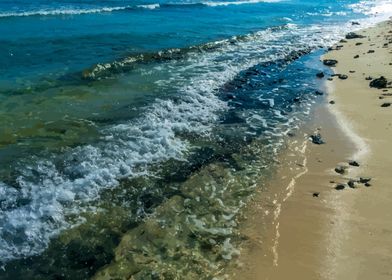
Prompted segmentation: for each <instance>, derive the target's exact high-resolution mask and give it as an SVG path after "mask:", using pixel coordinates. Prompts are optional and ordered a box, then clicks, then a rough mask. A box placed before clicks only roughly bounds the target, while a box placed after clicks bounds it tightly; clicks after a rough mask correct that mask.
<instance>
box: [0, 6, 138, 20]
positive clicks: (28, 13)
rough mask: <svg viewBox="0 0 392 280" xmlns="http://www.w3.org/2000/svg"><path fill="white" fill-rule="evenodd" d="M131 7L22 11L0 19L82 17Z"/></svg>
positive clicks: (10, 13)
mask: <svg viewBox="0 0 392 280" xmlns="http://www.w3.org/2000/svg"><path fill="white" fill-rule="evenodd" d="M132 8H133V7H132V6H124V7H102V8H91V9H81V8H62V9H55V10H43V9H41V10H36V11H23V12H2V13H0V18H2V17H3V18H5V17H29V16H58V15H82V14H97V13H110V12H115V11H122V10H127V9H132Z"/></svg>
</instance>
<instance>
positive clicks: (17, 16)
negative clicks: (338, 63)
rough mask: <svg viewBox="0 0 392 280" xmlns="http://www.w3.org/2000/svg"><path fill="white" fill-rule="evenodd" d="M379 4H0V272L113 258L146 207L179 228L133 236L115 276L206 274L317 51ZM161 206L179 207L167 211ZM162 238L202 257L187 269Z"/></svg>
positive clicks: (297, 120)
mask: <svg viewBox="0 0 392 280" xmlns="http://www.w3.org/2000/svg"><path fill="white" fill-rule="evenodd" d="M388 4H389V5H390V3H388V1H361V2H358V1H319V2H317V3H315V2H314V1H298V0H291V1H234V2H229V1H204V2H195V1H162V2H158V1H150V2H147V1H128V0H124V1H120V0H112V1H99V3H98V2H97V1H76V0H75V1H65V0H64V1H43V0H40V1H34V2H33V3H31V1H25V0H19V1H5V0H3V1H1V2H0V34H1V35H0V65H1V66H0V167H1V168H0V262H1V264H2V265H3V270H1V271H0V278H2V279H3V278H4V279H8V278H14V279H15V278H16V279H22V278H21V277H22V275H23V279H54V278H57V279H68V278H74V279H86V278H89V277H91V276H93V275H94V274H95V273H97V271H99V270H100V269H102V267H104V266H105V265H107V264H112V266H113V267H114V268H113V269H114V270H115V271H120V270H119V269H116V265H117V263H116V262H115V261H114V254H115V250H116V248H117V246H119V244H122V243H120V241H121V239H122V238H123V237H124V236H131V237H129V238H131V239H132V238H134V237H132V236H133V235H134V234H137V233H138V232H139V233H140V231H143V232H147V231H148V230H151V231H152V232H155V231H154V227H153V226H151V223H157V221H158V219H154V217H153V216H151V215H157V216H159V217H160V220H159V221H163V220H164V219H165V218H166V219H167V221H166V222H167V223H168V224H167V225H166V228H167V229H173V228H175V229H176V230H178V228H179V227H182V228H183V231H182V233H181V234H180V233H179V232H177V231H175V233H174V231H170V232H169V233H170V234H169V233H167V236H166V237H159V238H158V239H159V240H161V241H160V242H161V243H160V245H156V247H154V246H152V245H151V244H150V245H151V246H152V247H149V248H148V249H145V248H144V247H143V248H139V247H138V248H136V247H137V246H142V245H143V244H136V245H135V246H136V247H135V248H133V249H132V250H134V253H133V254H132V258H133V261H132V265H131V264H129V263H128V264H127V266H128V267H132V269H131V268H130V269H129V271H127V273H128V274H126V276H124V275H125V274H124V275H117V277H119V278H129V277H130V276H132V275H136V276H134V277H136V278H135V279H149V278H148V277H150V278H151V277H152V278H153V279H156V278H154V277H155V276H154V275H158V276H160V277H161V276H162V275H163V274H164V273H169V274H170V273H171V274H170V275H171V276H170V277H171V278H170V277H166V278H162V277H163V276H162V277H161V278H162V279H177V278H176V277H179V276H178V275H177V276H176V275H175V273H174V272H173V271H174V270H175V271H177V272H178V271H180V267H181V269H182V270H181V273H182V274H180V275H188V276H187V278H185V279H194V278H200V277H201V276H200V275H205V277H206V279H211V277H210V278H209V276H208V275H214V271H217V270H219V268H220V265H222V261H223V262H225V261H230V259H231V258H232V255H233V254H234V253H233V252H236V249H235V248H234V247H235V246H234V245H235V244H234V243H233V244H234V245H233V244H232V243H231V242H232V241H233V240H234V239H235V238H234V236H233V234H232V232H233V231H234V230H235V228H236V222H235V221H234V220H235V217H236V214H237V213H238V212H239V211H240V209H241V207H242V206H243V204H244V202H245V201H246V200H247V199H248V198H249V197H250V196H251V195H252V193H253V192H254V189H255V184H256V183H255V182H259V184H262V182H264V181H266V180H267V179H268V177H269V176H270V174H271V172H273V169H274V158H275V157H276V156H277V154H278V153H279V152H280V151H281V150H282V149H283V148H284V143H285V137H286V135H287V133H288V132H290V131H295V130H296V129H297V128H298V127H299V126H300V125H301V123H302V122H304V121H306V118H307V115H308V114H309V111H310V110H311V108H312V104H314V103H315V102H318V100H321V97H320V96H318V95H317V94H315V90H317V89H318V88H319V87H320V84H319V81H318V80H317V79H316V78H315V77H314V76H315V73H317V71H319V70H320V69H323V67H322V65H320V63H319V62H318V56H319V55H320V54H321V52H322V49H323V48H325V47H328V46H330V45H331V44H333V43H334V42H336V41H338V40H339V39H341V38H342V36H343V35H344V34H345V32H348V31H351V30H353V29H354V28H358V26H357V25H352V24H351V21H352V20H355V21H359V22H360V23H361V26H362V27H363V26H366V25H368V24H371V23H372V22H374V21H378V20H381V19H383V18H386V17H387V16H388V11H387V10H385V9H384V8H382V7H386V6H388ZM380 7H381V8H380ZM376 11H384V12H385V13H378V14H377V17H376ZM215 173H216V176H217V177H219V178H221V179H219V180H218V179H217V177H214V174H215ZM197 178H198V179H197ZM260 182H261V183H260ZM228 186H229V187H228ZM225 187H227V190H226V193H224V192H221V191H217V194H216V198H214V199H215V200H214V199H212V198H211V197H212V195H211V193H214V192H215V190H219V189H220V188H225ZM199 188H200V193H198V191H197V190H198V189H199ZM238 190H241V191H238ZM196 193H197V194H196ZM193 200H194V201H196V202H198V203H196V202H195V203H194V204H192V201H193ZM173 201H174V202H173ZM200 201H202V202H200ZM203 201H208V203H207V204H204V203H203ZM212 201H215V202H212ZM173 203H174V204H177V206H178V207H179V208H181V209H182V210H181V211H182V212H181V213H183V212H184V213H187V214H183V215H182V214H181V215H178V217H179V218H178V219H177V220H175V221H174V220H173V221H171V222H168V221H169V220H170V219H172V215H173V213H171V212H170V211H172V210H167V211H166V210H165V211H164V210H162V209H166V208H167V207H168V206H167V205H172V204H173ZM180 204H181V205H180ZM198 205H203V207H204V209H208V211H207V213H205V212H203V211H202V209H201V208H200V207H198ZM157 209H158V210H157ZM156 211H158V212H156ZM166 212H167V215H166V216H165V213H166ZM208 213H210V214H211V213H220V214H219V215H218V214H216V215H215V216H214V217H210V216H208V215H210V214H208ZM201 217H203V218H201ZM219 217H220V218H219ZM151 221H152V222H151ZM169 224H170V225H169ZM173 224H174V225H173ZM154 225H155V224H154ZM155 226H156V225H155ZM162 228H163V226H162V227H161V231H162V232H164V230H163V229H162ZM185 228H187V229H188V231H187V230H185ZM206 228H208V230H206ZM184 232H187V234H184ZM218 233H219V234H218ZM176 234H177V236H176V237H173V235H176ZM209 235H211V236H209ZM216 235H219V238H218V237H217V236H216ZM153 236H154V235H153ZM169 236H171V238H177V239H178V240H179V241H180V240H181V244H180V245H179V244H177V245H173V244H172V241H171V240H172V239H171V238H170V237H169ZM190 236H191V237H190ZM206 240H209V241H208V242H210V243H211V244H213V246H212V245H211V244H210V243H209V245H208V246H207V247H208V248H206V245H205V243H203V242H206ZM211 240H214V241H211ZM140 242H142V241H140ZM143 242H145V240H144V241H143ZM136 243H137V242H136ZM162 244H164V245H162ZM150 245H149V246H150ZM160 246H161V247H162V246H166V247H168V248H172V247H173V246H174V247H173V248H172V249H173V250H174V249H175V248H177V249H178V248H179V247H178V246H180V247H181V248H182V249H181V250H182V251H181V252H182V254H183V255H187V254H188V253H187V252H189V250H190V251H194V252H199V253H200V254H199V255H198V256H197V257H195V259H192V258H191V257H189V254H188V255H187V256H188V257H187V258H184V259H186V260H187V261H186V264H187V265H189V263H192V265H193V266H191V265H189V268H188V270H187V269H184V268H183V262H181V261H176V259H175V258H173V257H172V255H170V254H169V253H168V250H166V249H167V248H166V249H165V250H163V249H162V248H160ZM171 246H172V247H171ZM212 247H214V248H215V249H212ZM216 248H219V249H216ZM177 249H176V250H177ZM143 250H146V251H144V253H143V252H142V251H143ZM230 250H231V251H230ZM147 255H148V256H149V258H150V259H149V262H148V265H147V264H146V263H147V262H144V261H145V260H143V259H142V258H147V257H146V256H147ZM169 255H170V256H169ZM128 258H130V257H129V256H128ZM120 259H121V258H120ZM157 259H159V263H160V264H161V266H155V267H152V266H149V265H150V264H151V263H157V262H158V261H157ZM184 262H185V261H184ZM141 263H143V264H141ZM206 263H208V264H209V265H207V266H206V265H205V264H206ZM167 264H171V265H173V266H174V267H176V266H177V268H176V269H174V270H173V271H166V270H165V269H167V268H165V269H164V267H165V266H166V265H167ZM186 267H188V266H186ZM207 267H208V268H207ZM165 271H166V272H165ZM195 271H198V272H197V273H196V272H195ZM191 272H192V273H194V274H192V273H191ZM154 273H155V274H154ZM173 273H174V274H173ZM195 273H196V274H195ZM151 275H153V276H154V277H153V276H151ZM158 276H157V277H158ZM138 277H139V278H138ZM158 279H159V278H158ZM200 279H204V278H200Z"/></svg>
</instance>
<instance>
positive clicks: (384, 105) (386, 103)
mask: <svg viewBox="0 0 392 280" xmlns="http://www.w3.org/2000/svg"><path fill="white" fill-rule="evenodd" d="M389 106H391V103H389V102H385V103H383V104H381V107H389Z"/></svg>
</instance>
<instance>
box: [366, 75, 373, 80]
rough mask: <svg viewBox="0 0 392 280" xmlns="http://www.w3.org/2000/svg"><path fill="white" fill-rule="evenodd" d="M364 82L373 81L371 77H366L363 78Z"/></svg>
mask: <svg viewBox="0 0 392 280" xmlns="http://www.w3.org/2000/svg"><path fill="white" fill-rule="evenodd" d="M365 80H366V81H371V80H373V78H372V77H371V76H368V77H366V78H365Z"/></svg>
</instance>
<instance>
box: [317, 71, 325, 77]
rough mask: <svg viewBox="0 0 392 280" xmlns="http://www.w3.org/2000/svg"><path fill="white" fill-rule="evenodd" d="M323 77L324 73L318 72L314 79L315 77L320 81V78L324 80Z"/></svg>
mask: <svg viewBox="0 0 392 280" xmlns="http://www.w3.org/2000/svg"><path fill="white" fill-rule="evenodd" d="M324 76H325V75H324V72H318V73H317V74H316V77H317V78H320V79H321V78H324Z"/></svg>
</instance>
